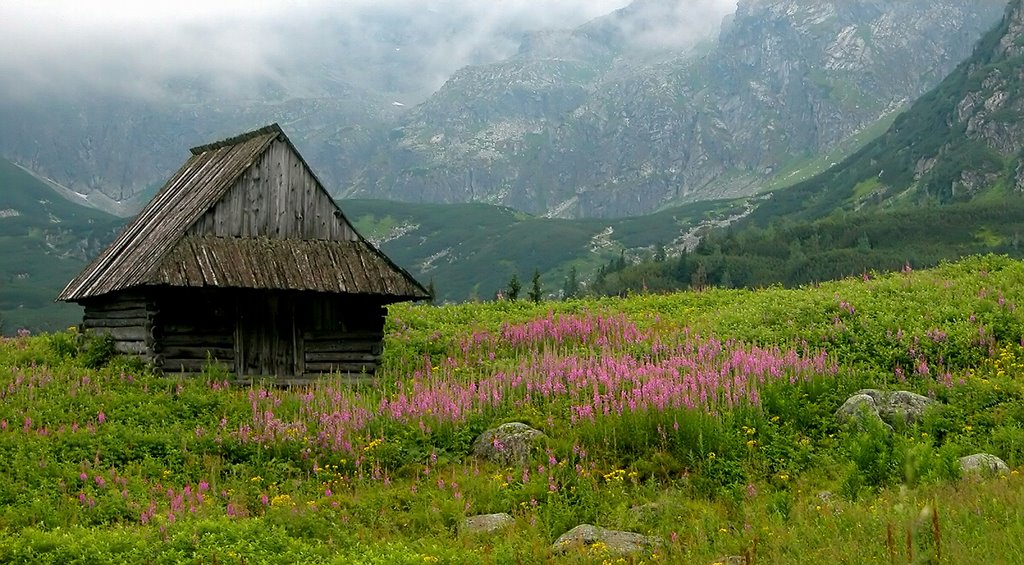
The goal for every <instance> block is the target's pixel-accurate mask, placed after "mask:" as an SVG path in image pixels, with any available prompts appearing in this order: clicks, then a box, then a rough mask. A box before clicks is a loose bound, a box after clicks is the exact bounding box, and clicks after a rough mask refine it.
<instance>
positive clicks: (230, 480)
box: [0, 256, 1024, 563]
mask: <svg viewBox="0 0 1024 565" xmlns="http://www.w3.org/2000/svg"><path fill="white" fill-rule="evenodd" d="M1022 278H1024V263H1020V262H1016V261H1012V260H1009V259H1006V258H1001V257H992V256H989V257H976V258H970V259H967V260H964V261H961V262H959V263H956V264H944V265H943V266H941V267H939V268H937V269H935V270H931V271H910V272H904V273H897V274H892V275H886V276H881V277H869V280H863V279H854V280H845V281H840V282H835V283H827V284H822V285H820V286H817V287H814V288H804V289H796V290H787V289H782V288H771V289H767V290H763V291H756V292H755V291H740V290H712V291H708V292H702V293H684V294H677V295H671V296H654V295H644V296H635V297H631V298H628V299H624V300H619V299H615V300H613V299H601V300H586V301H569V302H559V303H546V304H540V305H533V304H525V303H522V302H518V303H491V304H466V305H458V306H449V307H443V308H431V307H425V306H399V307H395V308H393V309H392V310H391V311H390V313H389V317H388V327H387V343H386V349H385V366H384V368H383V370H382V372H381V374H380V375H379V378H378V381H377V382H376V383H375V384H374V385H373V386H368V387H357V388H348V387H344V386H341V385H340V384H339V383H336V382H334V381H332V380H331V379H327V380H325V381H323V382H321V383H318V384H317V385H315V386H313V387H310V388H308V389H296V390H281V389H275V388H272V387H263V386H256V387H253V388H236V387H232V386H230V385H229V384H228V383H226V382H225V379H226V378H227V375H224V374H220V373H217V372H215V371H212V370H211V371H209V372H208V373H207V374H205V375H204V376H203V377H202V378H198V379H190V380H178V379H173V378H166V377H160V376H155V375H151V374H148V373H146V372H145V371H142V370H140V368H138V367H133V366H131V365H130V364H125V363H124V362H122V361H116V360H115V361H114V362H113V363H111V364H107V365H106V366H104V367H102V368H99V369H89V368H88V367H89V366H103V365H104V364H105V363H106V361H105V356H106V350H105V344H103V343H102V342H95V341H90V340H81V339H80V338H78V337H76V336H73V335H69V334H55V335H51V336H44V337H36V338H28V337H22V338H17V339H7V340H3V341H2V342H0V395H2V397H3V400H4V402H3V403H2V404H0V472H2V473H3V474H4V476H5V478H6V479H5V481H3V482H0V560H3V561H5V562H25V563H27V562H32V563H47V562H52V563H62V562H68V561H74V560H89V561H90V562H97V563H104V562H115V561H120V562H147V561H149V562H180V561H183V560H184V561H204V562H211V561H214V560H216V561H222V562H224V561H226V562H243V561H244V562H246V563H264V562H267V563H275V562H281V563H286V562H314V563H343V562H344V563H348V562H367V563H438V562H450V563H516V562H544V561H555V562H567V563H592V562H596V563H602V562H616V559H617V556H615V555H612V554H610V553H608V552H607V551H606V549H605V548H603V547H601V546H599V545H598V546H592V547H590V548H586V549H583V550H580V551H574V552H570V553H569V554H567V555H565V556H561V557H559V556H557V555H554V554H552V553H551V552H550V551H549V549H548V547H549V545H550V543H551V542H552V541H553V540H554V539H555V538H556V537H557V536H559V535H560V534H561V533H563V532H565V531H566V530H568V529H569V528H571V527H572V526H575V525H577V524H579V523H582V522H589V523H596V524H598V525H601V526H605V527H612V528H622V529H628V530H632V531H638V532H642V533H645V534H650V535H654V536H657V537H658V538H660V539H661V540H662V545H661V546H660V547H658V548H657V549H655V550H653V551H651V552H649V553H647V554H643V555H638V556H636V557H635V558H634V562H641V561H643V562H648V563H651V562H656V561H657V562H695V563H711V562H715V561H719V560H721V558H722V557H723V556H726V555H742V554H747V555H750V556H753V557H755V558H756V559H757V561H758V562H769V563H804V562H807V560H808V559H812V560H815V559H828V560H830V561H833V562H837V563H864V562H890V561H896V562H905V561H910V560H911V555H910V554H911V553H913V558H914V559H918V560H922V559H931V560H932V562H934V561H935V560H937V559H940V562H941V561H945V562H953V563H991V562H1006V563H1012V562H1019V561H1021V560H1022V559H1024V545H1022V543H1021V540H1024V521H1022V520H1021V519H1020V515H1019V513H1018V512H1016V510H1015V509H1016V508H1019V505H1020V503H1021V502H1022V499H1021V493H1022V492H1024V489H1022V488H1021V487H1022V486H1024V482H1022V479H1021V477H1020V474H1019V473H1018V472H1014V473H1011V474H1007V475H1004V476H1002V477H994V478H991V479H980V478H971V477H961V473H960V471H959V468H958V466H957V464H956V460H957V458H958V457H960V456H962V455H967V454H970V453H976V452H981V451H985V452H990V453H994V454H996V455H998V456H1000V457H1002V458H1003V459H1005V460H1006V461H1007V463H1009V464H1010V466H1011V467H1013V468H1020V466H1021V465H1024V409H1022V408H1021V407H1022V406H1024V380H1022V379H1024V347H1022V346H1021V340H1022V338H1024V314H1022V312H1021V311H1020V310H1019V309H1018V307H1017V305H1018V304H1021V303H1022V302H1021V301H1022V300H1024V288H1022V287H1021V286H1020V284H1019V281H1020V280H1022ZM867 386H874V387H882V388H888V389H896V388H900V389H906V390H913V391H916V392H919V393H923V394H927V395H929V396H931V397H932V398H934V399H936V400H937V401H939V403H938V404H937V405H936V406H935V407H933V408H932V409H930V410H929V411H928V412H927V413H926V415H925V417H924V418H923V420H921V421H920V422H918V423H916V424H914V425H910V426H905V427H897V429H896V430H895V432H893V433H888V432H886V431H884V430H883V429H881V428H879V427H873V426H871V425H866V426H864V427H859V426H851V427H844V426H843V425H841V424H840V423H839V422H837V421H836V419H835V418H834V417H833V413H834V411H835V410H836V408H837V407H838V406H839V405H840V404H841V403H842V402H843V400H844V399H845V398H846V397H847V395H849V394H850V393H851V392H853V391H856V390H858V389H859V388H862V387H867ZM513 420H517V421H526V422H528V423H530V424H532V425H534V426H535V427H537V428H539V429H541V430H542V431H544V432H545V433H546V434H547V439H546V440H544V441H543V442H542V443H541V445H540V447H539V449H538V450H537V451H536V452H534V453H533V455H532V456H531V458H530V460H529V461H528V463H527V464H525V465H520V464H511V465H503V464H496V463H489V462H485V461H482V460H477V459H475V458H473V457H470V456H468V455H467V454H468V452H469V449H470V444H471V443H472V441H473V439H474V438H475V437H476V435H477V434H478V433H479V432H481V431H482V430H484V429H486V428H488V427H491V426H493V425H495V424H500V423H502V422H507V421H513ZM826 491H827V494H825V492H826ZM485 512H508V513H510V514H512V515H513V517H514V519H515V524H514V525H513V526H512V528H511V529H510V530H509V531H507V532H506V533H503V534H501V535H499V536H496V537H487V536H485V537H478V536H474V535H470V534H466V533H463V532H461V531H460V522H461V520H462V518H463V517H464V516H467V515H473V514H478V513H485ZM940 554H941V558H940Z"/></svg>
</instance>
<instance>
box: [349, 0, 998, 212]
mask: <svg viewBox="0 0 1024 565" xmlns="http://www.w3.org/2000/svg"><path fill="white" fill-rule="evenodd" d="M1004 5H1005V3H1004V0H980V1H979V0H938V1H933V0H907V1H902V2H882V1H879V0H842V1H839V0H831V1H825V2H822V1H818V0H814V1H811V0H743V1H741V2H739V5H738V9H737V12H736V14H735V16H733V17H731V18H728V19H727V20H726V23H725V25H723V27H722V29H721V33H720V34H719V36H718V38H717V40H716V41H714V42H713V43H710V44H709V43H707V42H706V41H705V42H704V43H702V42H701V41H700V40H701V39H705V38H708V37H713V36H711V35H709V34H708V33H707V31H709V30H713V29H714V26H708V25H707V22H706V21H705V22H701V23H702V24H703V26H704V28H705V30H706V33H705V35H703V36H701V35H700V34H690V33H680V37H686V38H688V39H690V41H689V42H687V41H677V42H670V43H669V47H668V48H666V49H662V50H661V51H658V50H657V49H652V48H651V45H657V42H651V43H648V42H645V41H644V40H643V39H644V38H646V37H649V35H647V34H645V33H644V29H645V28H644V27H643V26H644V25H647V26H648V27H651V26H656V25H657V24H658V23H659V22H668V23H669V25H667V26H661V27H659V28H658V30H657V31H656V32H655V33H653V34H651V35H650V36H654V37H657V36H663V35H665V33H666V32H671V30H673V29H676V28H679V29H683V28H681V27H680V26H682V25H683V24H682V22H690V26H691V27H693V26H694V20H693V19H692V18H691V19H687V14H685V13H681V12H680V8H682V9H684V10H685V6H686V4H685V3H681V2H670V1H666V0H644V1H642V2H636V3H634V4H632V5H630V6H628V7H627V8H625V9H623V10H620V11H619V12H616V13H615V14H612V15H611V16H609V17H607V18H604V19H601V20H598V21H596V22H592V23H591V24H587V25H584V26H582V27H580V28H577V29H575V30H572V31H570V32H562V33H552V34H546V35H534V36H530V37H528V38H527V40H526V41H524V43H523V45H522V47H521V49H520V51H519V53H518V54H517V55H516V56H514V57H512V58H509V59H507V60H505V61H501V62H498V63H493V64H489V65H482V66H476V67H468V68H465V69H462V70H461V71H459V72H458V73H456V74H455V75H454V76H453V77H452V78H451V79H449V81H448V82H447V83H445V85H444V86H443V87H442V88H441V89H440V90H439V91H438V92H437V93H435V94H434V95H433V96H431V97H430V98H429V99H428V100H427V101H426V102H424V103H423V104H421V105H420V106H418V107H416V108H414V109H413V110H412V111H410V112H408V113H406V114H404V115H403V116H402V117H401V118H400V121H399V126H398V127H397V128H394V129H393V130H392V131H391V132H390V134H389V137H388V142H387V143H386V144H385V145H384V146H382V147H381V148H379V150H378V151H377V152H376V157H375V158H374V159H373V160H371V161H370V163H369V164H368V166H367V167H366V168H365V170H364V171H363V173H362V175H361V176H360V177H358V178H357V179H356V182H355V184H354V185H353V186H352V188H351V189H350V190H349V191H347V193H348V194H349V195H374V196H375V197H386V198H390V199H400V200H407V201H414V202H490V203H495V204H501V205H506V206H510V207H513V208H516V209H519V210H524V211H528V212H532V213H538V214H548V215H554V216H626V215H635V214H641V213H647V212H651V211H654V210H658V209H661V208H663V207H666V206H669V205H672V204H677V203H680V202H688V201H697V200H705V199H713V198H723V197H736V196H742V195H749V194H752V193H754V192H756V191H757V190H759V189H760V188H761V187H762V185H763V184H765V182H766V181H767V180H768V179H770V178H772V177H774V176H776V175H777V174H778V173H779V172H780V171H783V170H786V169H788V168H792V167H794V166H796V165H799V164H800V163H802V162H805V161H807V160H811V159H813V158H814V157H815V156H816V155H820V154H822V153H827V152H829V151H831V150H833V149H835V148H836V147H837V146H839V145H840V144H841V143H842V142H843V141H844V140H846V139H848V138H849V137H851V136H853V135H855V134H857V133H859V132H862V131H864V130H866V129H868V128H871V127H872V125H873V124H875V123H876V122H878V121H879V120H881V119H885V118H886V117H887V116H891V115H892V114H893V113H895V112H897V111H898V110H899V109H901V108H902V107H904V105H906V104H907V103H908V102H910V101H912V100H914V99H916V98H917V97H918V96H920V95H921V94H922V93H924V92H925V91H927V90H928V89H929V88H931V87H932V86H934V85H935V84H936V83H937V82H938V81H939V80H941V79H942V77H943V76H945V75H946V74H947V73H948V72H949V71H950V70H952V69H953V68H954V67H955V65H956V64H957V63H958V62H959V61H961V60H962V59H964V58H965V57H966V56H967V55H969V54H970V50H971V47H972V46H973V45H974V43H975V42H976V41H977V39H978V38H979V37H981V35H982V33H983V32H984V31H985V30H986V29H988V28H989V27H990V26H991V25H992V23H993V22H995V21H996V20H997V19H998V17H999V14H1000V13H1002V9H1003V7H1004ZM622 29H628V30H632V32H633V33H617V32H616V30H622ZM637 30H639V31H637ZM669 35H670V36H671V34H669Z"/></svg>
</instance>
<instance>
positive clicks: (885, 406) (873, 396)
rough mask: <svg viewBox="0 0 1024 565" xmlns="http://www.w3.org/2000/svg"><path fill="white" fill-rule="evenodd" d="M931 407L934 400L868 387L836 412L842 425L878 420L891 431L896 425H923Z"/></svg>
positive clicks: (847, 400) (902, 392)
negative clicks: (926, 413)
mask: <svg viewBox="0 0 1024 565" xmlns="http://www.w3.org/2000/svg"><path fill="white" fill-rule="evenodd" d="M932 404H935V401H934V400H932V399H931V398H928V397H927V396H921V395H920V394H915V393H913V392H908V391H905V390H897V391H895V392H889V391H884V390H877V389H873V388H866V389H864V390H858V391H857V393H856V394H854V395H853V396H851V397H850V398H848V399H846V402H844V403H843V405H842V406H840V407H839V410H837V411H836V418H837V419H838V420H839V421H841V422H848V421H850V420H853V419H857V420H861V419H863V418H872V419H874V418H878V419H880V420H882V422H883V423H885V425H886V427H887V428H889V429H890V430H891V429H892V426H895V425H897V423H899V424H902V425H906V426H910V425H913V424H916V423H917V422H920V421H921V419H922V418H923V417H924V412H925V410H927V409H928V407H929V406H931V405H932Z"/></svg>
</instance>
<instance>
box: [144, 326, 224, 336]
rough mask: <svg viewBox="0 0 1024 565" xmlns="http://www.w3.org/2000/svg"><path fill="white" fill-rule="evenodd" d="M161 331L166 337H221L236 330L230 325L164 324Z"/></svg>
mask: <svg viewBox="0 0 1024 565" xmlns="http://www.w3.org/2000/svg"><path fill="white" fill-rule="evenodd" d="M160 331H161V332H163V334H164V335H221V334H230V333H231V332H233V331H234V329H233V328H232V327H231V326H229V325H223V326H218V325H212V324H208V325H181V324H162V325H161V326H160Z"/></svg>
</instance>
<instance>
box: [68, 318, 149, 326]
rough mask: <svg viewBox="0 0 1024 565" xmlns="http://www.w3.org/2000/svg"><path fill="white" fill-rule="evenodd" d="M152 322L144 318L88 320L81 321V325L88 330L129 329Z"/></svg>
mask: <svg viewBox="0 0 1024 565" xmlns="http://www.w3.org/2000/svg"><path fill="white" fill-rule="evenodd" d="M151 324H152V322H151V321H150V320H148V319H146V318H110V319H106V318H90V317H86V318H84V319H83V320H82V325H83V326H85V328H86V329H89V328H130V327H134V326H138V327H144V326H146V325H151Z"/></svg>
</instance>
